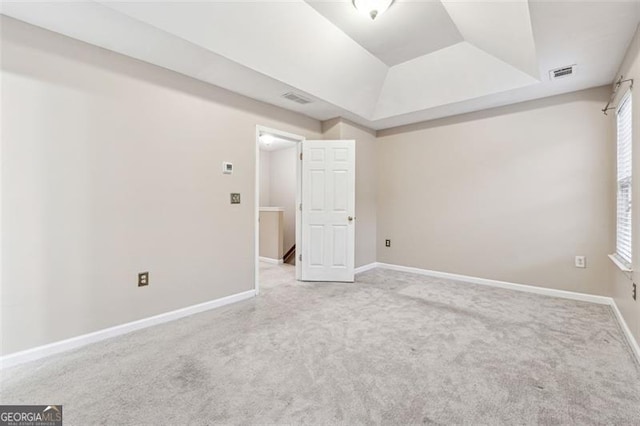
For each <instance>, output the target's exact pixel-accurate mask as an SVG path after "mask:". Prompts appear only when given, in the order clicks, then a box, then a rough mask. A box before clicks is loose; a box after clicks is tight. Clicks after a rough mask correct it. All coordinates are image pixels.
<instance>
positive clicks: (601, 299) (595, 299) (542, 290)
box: [378, 263, 611, 305]
mask: <svg viewBox="0 0 640 426" xmlns="http://www.w3.org/2000/svg"><path fill="white" fill-rule="evenodd" d="M378 267H380V268H383V269H391V270H394V271H402V272H411V273H414V274H419V275H427V276H430V277H436V278H445V279H449V280H454V281H464V282H468V283H473V284H480V285H486V286H490V287H498V288H506V289H509V290H516V291H524V292H527V293H535V294H542V295H545V296H552V297H561V298H563V299H571V300H580V301H582V302H591V303H598V304H600V305H610V304H611V298H610V297H605V296H596V295H593V294H585V293H577V292H573V291H566V290H556V289H553V288H546V287H536V286H532V285H525V284H516V283H510V282H506V281H496V280H490V279H487V278H478V277H472V276H469V275H459V274H451V273H449V272H439V271H430V270H428V269H420V268H412V267H409V266H400V265H392V264H389V263H378Z"/></svg>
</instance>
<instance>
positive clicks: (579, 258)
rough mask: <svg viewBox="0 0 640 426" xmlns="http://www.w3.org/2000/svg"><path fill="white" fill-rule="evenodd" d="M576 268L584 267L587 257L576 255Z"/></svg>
mask: <svg viewBox="0 0 640 426" xmlns="http://www.w3.org/2000/svg"><path fill="white" fill-rule="evenodd" d="M575 263H576V268H586V267H587V258H586V257H585V256H576V261H575Z"/></svg>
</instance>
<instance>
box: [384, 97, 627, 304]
mask: <svg viewBox="0 0 640 426" xmlns="http://www.w3.org/2000/svg"><path fill="white" fill-rule="evenodd" d="M608 96H609V88H608V87H603V88H596V89H590V90H585V91H580V92H574V93H571V94H567V95H561V96H556V97H551V98H546V99H542V100H537V101H532V102H525V103H521V104H517V105H512V106H509V107H502V108H496V109H493V110H486V111H482V112H478V113H473V114H467V115H463V116H458V117H452V118H448V119H442V120H436V121H432V122H427V123H421V124H416V125H412V126H405V127H401V128H396V129H389V130H384V131H380V132H378V142H377V143H378V152H377V158H378V204H377V205H378V209H377V212H378V213H377V225H378V252H377V258H378V261H381V262H386V263H394V264H399V265H407V266H413V267H418V268H424V269H430V270H436V271H442V272H451V273H456V274H463V275H471V276H476V277H482V278H488V279H495V280H502V281H509V282H514V283H522V284H530V285H536V286H542V287H549V288H556V289H562V290H570V291H578V292H584V293H591V294H599V295H605V296H609V295H611V294H612V288H611V285H610V281H611V269H610V267H611V264H610V260H609V259H608V258H607V254H608V250H610V248H611V247H612V243H613V235H614V228H615V224H614V220H613V219H614V218H613V215H612V209H613V204H612V203H613V191H614V181H613V165H614V162H613V155H614V153H613V150H612V147H611V136H610V133H611V123H610V121H609V120H608V119H606V117H604V116H603V114H602V113H601V112H600V109H601V108H602V106H603V105H604V103H605V102H606V100H607V99H608ZM385 239H390V240H391V247H385V246H384V240H385ZM576 255H584V256H586V257H587V268H585V269H579V268H576V267H575V266H574V256H576Z"/></svg>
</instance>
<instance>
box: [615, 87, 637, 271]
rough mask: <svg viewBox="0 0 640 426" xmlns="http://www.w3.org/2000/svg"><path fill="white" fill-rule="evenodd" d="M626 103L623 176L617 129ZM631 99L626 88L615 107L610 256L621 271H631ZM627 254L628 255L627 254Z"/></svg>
mask: <svg viewBox="0 0 640 426" xmlns="http://www.w3.org/2000/svg"><path fill="white" fill-rule="evenodd" d="M627 105H628V108H629V109H630V111H629V114H628V117H629V120H630V122H629V123H628V125H629V129H630V132H631V134H630V141H629V147H628V154H626V155H628V158H627V159H625V160H624V161H625V162H627V161H628V166H627V165H625V166H627V167H626V168H628V170H629V171H628V174H627V175H624V176H622V177H621V176H620V173H619V172H620V167H621V164H623V163H622V161H621V158H620V157H621V155H620V142H621V140H620V133H619V129H620V112H621V111H622V109H623V108H625V107H626V106H627ZM623 194H626V196H624V198H621V197H622V196H623ZM623 203H627V204H628V207H626V208H627V212H624V213H621V212H620V209H621V206H622V204H623ZM625 214H628V215H629V217H628V219H627V220H626V222H627V223H628V228H627V229H625V230H624V231H626V233H627V235H628V236H629V238H628V242H629V244H628V253H626V250H625V253H621V250H620V249H621V248H622V247H623V245H622V244H620V239H621V229H620V222H621V220H620V219H621V217H623V215H625ZM632 215H633V99H632V96H631V90H627V92H626V93H625V94H624V96H622V98H621V99H620V103H619V105H618V107H617V108H616V241H615V244H616V250H615V254H614V255H613V256H611V257H612V260H613V261H614V263H615V264H616V265H617V266H618V267H619V268H620V269H621V270H623V271H627V272H631V270H632V269H631V268H632V263H633V240H634V238H633V218H632ZM627 254H628V256H627Z"/></svg>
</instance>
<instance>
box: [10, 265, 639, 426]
mask: <svg viewBox="0 0 640 426" xmlns="http://www.w3.org/2000/svg"><path fill="white" fill-rule="evenodd" d="M261 276H262V278H263V286H262V290H263V291H262V294H261V295H260V297H258V298H256V299H252V300H249V301H245V302H241V303H239V304H236V305H233V306H228V307H225V308H222V309H219V310H216V311H211V312H207V313H203V314H198V315H195V316H192V317H189V318H186V319H183V320H179V321H175V322H172V323H168V324H164V325H160V326H157V327H153V328H150V329H146V330H141V331H138V332H135V333H132V334H129V335H126V336H122V337H118V338H114V339H111V340H108V341H104V342H101V343H97V344H94V345H92V346H88V347H85V348H82V349H79V350H76V351H74V352H69V353H66V354H62V355H59V356H55V357H52V358H49V359H47V360H43V361H38V362H34V363H31V364H27V365H23V366H19V367H16V368H13V369H11V370H7V371H4V372H3V373H2V385H1V396H0V400H1V402H2V403H5V404H6V403H15V404H18V403H20V404H53V403H55V404H64V416H65V424H67V425H91V424H114V425H152V424H154V425H157V424H167V425H169V424H171V425H177V424H214V423H226V424H229V423H236V424H238V423H242V424H247V423H287V424H292V423H294V424H299V423H313V424H418V423H433V424H474V425H475V424H508V425H514V424H519V425H520V424H550V425H551V424H553V425H557V424H616V425H623V424H627V425H631V424H640V367H639V366H638V364H637V362H636V361H635V359H634V358H633V355H632V353H631V351H630V348H629V346H628V344H627V342H626V341H625V339H624V336H623V334H622V332H621V330H620V328H619V326H618V324H617V322H616V320H615V318H614V316H613V313H612V311H611V309H610V308H609V307H607V306H602V305H595V304H589V303H582V302H576V301H570V300H563V299H555V298H550V297H545V296H539V295H533V294H527V293H520V292H514V291H509V290H502V289H495V288H490V287H483V286H478V285H474V284H468V283H459V282H453V281H447V280H441V279H433V278H428V277H423V276H416V275H411V274H406V273H400V272H392V271H385V270H373V271H369V272H366V273H364V274H361V275H359V276H358V277H357V283H355V284H331V283H296V282H295V281H294V279H293V267H292V266H289V265H283V266H275V265H264V268H263V271H262V273H261Z"/></svg>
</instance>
